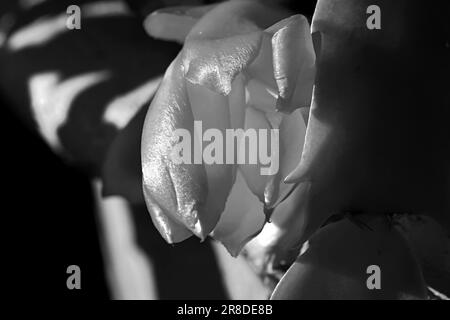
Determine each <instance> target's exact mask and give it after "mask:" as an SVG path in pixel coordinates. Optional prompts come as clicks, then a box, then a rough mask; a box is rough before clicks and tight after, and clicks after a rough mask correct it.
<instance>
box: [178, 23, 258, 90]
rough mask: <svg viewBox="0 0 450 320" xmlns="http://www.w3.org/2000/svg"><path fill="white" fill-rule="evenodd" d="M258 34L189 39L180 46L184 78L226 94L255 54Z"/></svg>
mask: <svg viewBox="0 0 450 320" xmlns="http://www.w3.org/2000/svg"><path fill="white" fill-rule="evenodd" d="M261 35H262V33H261V32H259V31H257V32H252V33H249V34H245V35H236V36H232V37H228V38H225V39H213V40H189V41H188V42H186V45H185V47H184V65H185V69H186V70H187V72H186V79H187V80H188V81H190V82H191V83H194V84H198V85H202V86H206V87H208V88H209V89H211V90H214V91H215V92H218V93H220V94H222V95H228V94H229V93H230V91H231V83H232V82H233V80H234V78H235V77H236V75H237V74H238V73H240V72H241V71H242V70H243V69H244V68H245V67H246V66H247V65H249V64H250V63H251V62H252V61H253V59H254V58H255V57H256V55H257V53H258V51H259V47H260V45H261Z"/></svg>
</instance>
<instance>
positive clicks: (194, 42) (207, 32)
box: [183, 0, 289, 95]
mask: <svg viewBox="0 0 450 320" xmlns="http://www.w3.org/2000/svg"><path fill="white" fill-rule="evenodd" d="M287 16H289V13H288V12H287V11H284V10H281V9H279V8H273V7H270V6H268V5H264V4H261V3H260V2H258V1H249V0H243V1H226V2H223V3H221V4H220V5H217V6H216V7H215V8H213V9H212V10H211V11H209V12H208V14H207V15H205V16H204V17H203V18H202V19H200V20H199V21H198V23H197V24H196V25H195V26H194V27H193V28H192V29H191V31H190V33H189V34H188V36H187V39H186V44H185V48H184V51H185V57H184V62H183V64H184V66H185V70H186V78H187V79H188V80H189V81H190V82H192V83H195V84H200V85H204V86H207V87H209V88H210V89H212V90H214V91H216V92H219V93H221V94H223V95H227V94H229V92H230V90H231V83H232V81H233V79H234V77H235V76H236V75H237V74H238V73H239V72H241V71H242V70H243V69H244V68H245V67H247V66H248V65H249V64H251V62H252V61H253V60H254V59H255V58H256V56H257V55H258V52H259V51H260V46H261V40H262V30H263V29H265V28H267V27H268V26H270V25H272V24H274V23H275V22H276V21H278V20H280V19H283V18H285V17H287Z"/></svg>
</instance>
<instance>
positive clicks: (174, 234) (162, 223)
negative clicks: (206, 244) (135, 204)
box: [144, 188, 192, 243]
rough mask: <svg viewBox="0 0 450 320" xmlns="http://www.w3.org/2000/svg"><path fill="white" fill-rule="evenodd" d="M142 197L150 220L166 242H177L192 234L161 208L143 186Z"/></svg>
mask: <svg viewBox="0 0 450 320" xmlns="http://www.w3.org/2000/svg"><path fill="white" fill-rule="evenodd" d="M144 197H145V201H146V204H147V209H148V211H149V212H150V217H151V218H152V222H153V224H154V225H155V227H156V229H157V230H158V231H159V233H160V234H161V236H162V237H163V238H164V240H166V241H167V243H178V242H181V241H184V240H186V239H187V238H189V237H191V236H192V232H191V231H189V230H188V229H187V228H186V227H185V226H183V225H182V224H180V223H178V222H176V221H175V220H173V219H172V218H171V217H170V216H171V214H170V213H169V212H166V211H165V210H164V209H163V208H161V207H160V206H159V205H158V203H157V202H156V201H155V200H154V199H153V198H152V194H151V193H149V192H148V191H146V189H145V188H144Z"/></svg>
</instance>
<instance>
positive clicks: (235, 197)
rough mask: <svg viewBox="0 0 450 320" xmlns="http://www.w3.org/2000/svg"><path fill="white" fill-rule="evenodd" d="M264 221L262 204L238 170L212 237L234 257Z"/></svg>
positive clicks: (261, 226)
mask: <svg viewBox="0 0 450 320" xmlns="http://www.w3.org/2000/svg"><path fill="white" fill-rule="evenodd" d="M264 223H265V217H264V210H263V204H262V203H261V202H260V201H259V200H258V198H257V197H256V196H255V195H254V194H252V192H251V191H250V189H249V188H248V186H247V183H246V182H245V179H244V177H243V176H242V174H241V173H240V171H239V170H238V172H237V174H236V182H235V183H234V185H233V189H232V190H231V193H230V196H229V197H228V200H227V203H226V207H225V210H224V211H223V213H222V216H221V218H220V220H219V223H218V224H217V226H216V228H215V229H214V231H213V233H212V237H213V238H214V239H216V240H219V241H220V242H221V243H222V244H223V245H224V246H225V247H226V248H227V250H228V252H229V253H230V254H231V255H232V256H233V257H235V256H237V255H238V254H239V252H240V251H241V249H242V248H243V247H244V245H245V244H246V243H247V242H248V241H250V240H251V239H252V238H253V237H254V236H255V235H256V234H258V233H259V232H260V231H261V230H262V228H263V226H264Z"/></svg>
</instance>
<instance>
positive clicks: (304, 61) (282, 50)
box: [266, 15, 316, 113]
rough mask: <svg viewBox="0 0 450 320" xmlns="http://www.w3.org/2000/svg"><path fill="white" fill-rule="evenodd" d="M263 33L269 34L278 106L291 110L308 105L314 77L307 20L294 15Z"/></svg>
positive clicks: (313, 57) (283, 110)
mask: <svg viewBox="0 0 450 320" xmlns="http://www.w3.org/2000/svg"><path fill="white" fill-rule="evenodd" d="M266 32H274V33H273V37H272V51H273V66H274V67H273V68H274V77H275V80H276V83H277V87H278V101H277V109H278V110H279V111H282V112H287V113H290V112H292V111H293V110H295V109H297V108H301V107H309V106H310V103H311V96H312V88H313V84H314V76H315V57H316V56H315V53H314V47H313V43H312V38H311V31H310V28H309V23H308V20H307V19H306V18H305V17H304V16H302V15H295V16H292V17H289V18H287V19H285V20H282V21H280V22H279V23H277V24H275V25H274V26H272V27H270V28H269V29H268V30H266Z"/></svg>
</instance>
